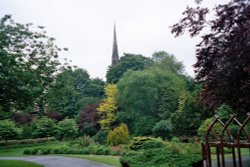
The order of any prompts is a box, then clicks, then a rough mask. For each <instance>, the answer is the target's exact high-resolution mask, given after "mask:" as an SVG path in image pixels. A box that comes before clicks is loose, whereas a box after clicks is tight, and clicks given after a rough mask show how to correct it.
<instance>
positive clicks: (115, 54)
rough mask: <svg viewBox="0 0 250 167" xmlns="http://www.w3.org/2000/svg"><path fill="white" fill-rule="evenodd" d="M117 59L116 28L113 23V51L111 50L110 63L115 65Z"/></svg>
mask: <svg viewBox="0 0 250 167" xmlns="http://www.w3.org/2000/svg"><path fill="white" fill-rule="evenodd" d="M118 60H119V54H118V46H117V39H116V28H115V25H114V39H113V52H112V65H115V64H116V63H117V62H118Z"/></svg>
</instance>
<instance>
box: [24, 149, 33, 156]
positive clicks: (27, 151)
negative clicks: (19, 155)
mask: <svg viewBox="0 0 250 167" xmlns="http://www.w3.org/2000/svg"><path fill="white" fill-rule="evenodd" d="M23 154H27V155H30V154H31V153H30V150H29V149H25V150H24V151H23Z"/></svg>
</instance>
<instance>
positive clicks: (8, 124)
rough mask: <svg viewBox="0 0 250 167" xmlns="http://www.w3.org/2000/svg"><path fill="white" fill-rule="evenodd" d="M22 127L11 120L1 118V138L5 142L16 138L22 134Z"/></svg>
mask: <svg viewBox="0 0 250 167" xmlns="http://www.w3.org/2000/svg"><path fill="white" fill-rule="evenodd" d="M21 131H22V130H21V129H20V128H17V127H16V125H15V123H14V122H12V121H9V120H0V139H3V140H5V144H6V143H7V141H8V140H10V139H15V138H17V137H18V136H19V135H20V134H21Z"/></svg>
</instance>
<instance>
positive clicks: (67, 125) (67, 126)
mask: <svg viewBox="0 0 250 167" xmlns="http://www.w3.org/2000/svg"><path fill="white" fill-rule="evenodd" d="M56 133H57V137H58V139H60V140H63V139H73V138H75V137H76V135H77V125H76V122H75V120H73V119H68V118H66V119H64V120H62V121H60V122H59V123H58V124H57V127H56Z"/></svg>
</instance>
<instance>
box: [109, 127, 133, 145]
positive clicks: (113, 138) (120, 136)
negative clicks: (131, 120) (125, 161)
mask: <svg viewBox="0 0 250 167" xmlns="http://www.w3.org/2000/svg"><path fill="white" fill-rule="evenodd" d="M128 142H129V132H128V127H127V125H126V124H124V123H122V124H120V126H118V127H117V128H115V129H113V130H112V131H110V132H109V133H108V144H110V145H114V146H117V145H119V144H127V143H128Z"/></svg>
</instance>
